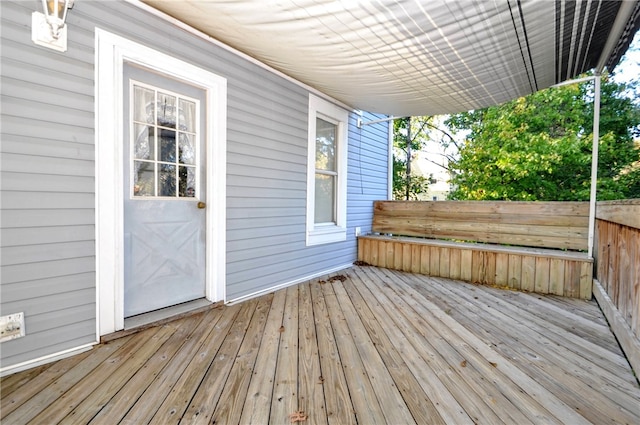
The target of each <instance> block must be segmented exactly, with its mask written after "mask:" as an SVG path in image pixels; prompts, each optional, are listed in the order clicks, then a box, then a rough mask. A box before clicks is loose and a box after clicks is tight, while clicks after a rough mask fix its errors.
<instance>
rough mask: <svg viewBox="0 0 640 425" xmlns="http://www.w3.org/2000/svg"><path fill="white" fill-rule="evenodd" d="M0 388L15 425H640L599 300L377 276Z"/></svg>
mask: <svg viewBox="0 0 640 425" xmlns="http://www.w3.org/2000/svg"><path fill="white" fill-rule="evenodd" d="M415 254H416V256H418V254H420V255H423V254H425V252H424V251H420V253H418V252H416V253H415ZM429 254H430V255H429V258H425V257H424V256H423V258H422V260H424V261H423V262H424V263H425V264H426V263H427V262H431V261H432V259H433V257H434V255H433V254H434V253H433V252H429ZM437 255H438V256H440V255H441V253H439V252H438V253H437ZM433 265H434V266H435V263H434V264H433ZM430 266H431V264H430ZM507 273H508V272H507ZM0 385H1V389H2V392H1V400H0V401H1V403H2V404H1V406H2V411H1V412H0V419H1V421H2V423H8V424H9V423H11V424H17V425H20V424H44V423H46V424H55V423H73V424H85V423H91V424H127V425H129V424H136V425H138V424H149V423H156V424H171V423H173V424H187V423H220V424H221V423H225V424H233V423H242V424H245V423H273V424H288V423H292V420H295V419H296V418H298V419H299V420H300V422H299V423H302V424H323V425H336V424H349V423H351V424H356V423H359V424H369V423H403V424H404V423H420V424H422V423H429V424H444V423H455V424H465V423H468V424H471V423H491V424H494V423H496V424H498V423H505V424H511V423H518V424H526V423H558V424H561V423H571V424H580V423H583V424H588V423H594V424H599V423H611V424H613V423H640V407H639V406H640V387H639V386H638V382H637V380H636V379H635V377H634V375H633V372H632V371H631V369H630V367H629V365H628V363H627V361H626V359H625V358H624V356H623V354H622V352H621V351H620V348H619V346H618V345H617V342H616V340H615V338H614V337H613V336H612V334H611V332H610V330H609V328H608V327H607V326H606V321H605V320H604V318H603V316H602V313H601V312H600V310H599V309H598V307H597V305H596V304H595V302H586V301H582V300H577V299H567V298H561V297H558V296H555V295H538V294H529V293H523V292H514V291H508V290H501V289H497V288H493V287H489V286H478V285H472V284H467V283H463V282H459V281H453V280H449V279H445V278H432V277H428V276H424V275H418V274H411V273H406V272H400V271H394V270H388V269H381V268H375V267H353V268H351V269H347V270H344V271H342V272H340V273H339V274H338V275H333V276H326V277H323V278H321V279H314V280H312V281H309V282H304V283H302V284H300V285H297V286H292V287H289V288H285V289H282V290H279V291H277V292H275V293H272V294H268V295H265V296H262V297H259V298H256V299H253V300H249V301H245V302H243V303H239V304H235V305H230V306H216V307H214V308H212V309H210V310H208V311H203V312H199V313H197V314H193V315H191V316H187V317H183V318H180V319H177V320H175V321H172V322H169V323H165V324H163V325H161V326H156V327H150V328H148V329H146V330H143V331H141V332H138V333H135V334H131V335H127V336H124V337H122V338H118V339H113V340H111V341H109V342H106V343H104V344H101V345H98V346H96V347H95V348H94V349H93V350H91V351H89V352H86V353H83V354H80V355H78V356H75V357H70V358H67V359H63V360H60V361H58V362H55V363H52V364H50V365H46V366H41V367H38V368H34V369H32V370H28V371H24V372H19V373H16V374H14V375H10V376H7V377H4V378H2V380H1V381H0ZM296 413H298V416H297V417H296V416H294V417H292V416H291V415H292V414H296Z"/></svg>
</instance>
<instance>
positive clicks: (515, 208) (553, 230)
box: [372, 201, 589, 250]
mask: <svg viewBox="0 0 640 425" xmlns="http://www.w3.org/2000/svg"><path fill="white" fill-rule="evenodd" d="M588 218H589V204H588V203H587V202H505V201H464V202H460V201H436V202H430V201H376V202H375V203H374V216H373V223H372V230H373V231H374V232H378V233H388V234H394V235H403V236H419V237H427V238H435V239H455V240H463V241H477V242H485V243H497V244H509V245H519V246H537V247H545V248H560V249H573V250H585V249H587V237H588V225H589V221H588Z"/></svg>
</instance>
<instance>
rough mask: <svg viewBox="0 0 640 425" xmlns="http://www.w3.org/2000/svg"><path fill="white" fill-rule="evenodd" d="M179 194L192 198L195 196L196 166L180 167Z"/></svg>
mask: <svg viewBox="0 0 640 425" xmlns="http://www.w3.org/2000/svg"><path fill="white" fill-rule="evenodd" d="M179 170H180V171H179V173H178V177H179V184H178V186H179V196H180V197H183V198H193V197H195V196H196V167H180V169H179Z"/></svg>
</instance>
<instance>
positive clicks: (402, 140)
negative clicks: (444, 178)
mask: <svg viewBox="0 0 640 425" xmlns="http://www.w3.org/2000/svg"><path fill="white" fill-rule="evenodd" d="M430 120H431V118H430V117H415V118H412V117H405V118H398V119H396V120H394V121H393V148H394V149H393V150H394V152H393V199H407V200H408V199H418V197H419V195H420V194H422V193H425V192H426V191H427V190H428V188H429V183H430V182H431V179H430V178H429V177H425V176H420V175H416V174H415V173H412V172H411V160H413V159H414V158H415V154H416V152H418V151H420V150H421V149H422V146H423V145H424V129H425V127H426V125H427V123H428V122H429V121H430ZM409 129H410V130H411V131H409Z"/></svg>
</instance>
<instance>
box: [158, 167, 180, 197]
mask: <svg viewBox="0 0 640 425" xmlns="http://www.w3.org/2000/svg"><path fill="white" fill-rule="evenodd" d="M158 196H176V166H175V165H167V164H160V172H159V173H158Z"/></svg>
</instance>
